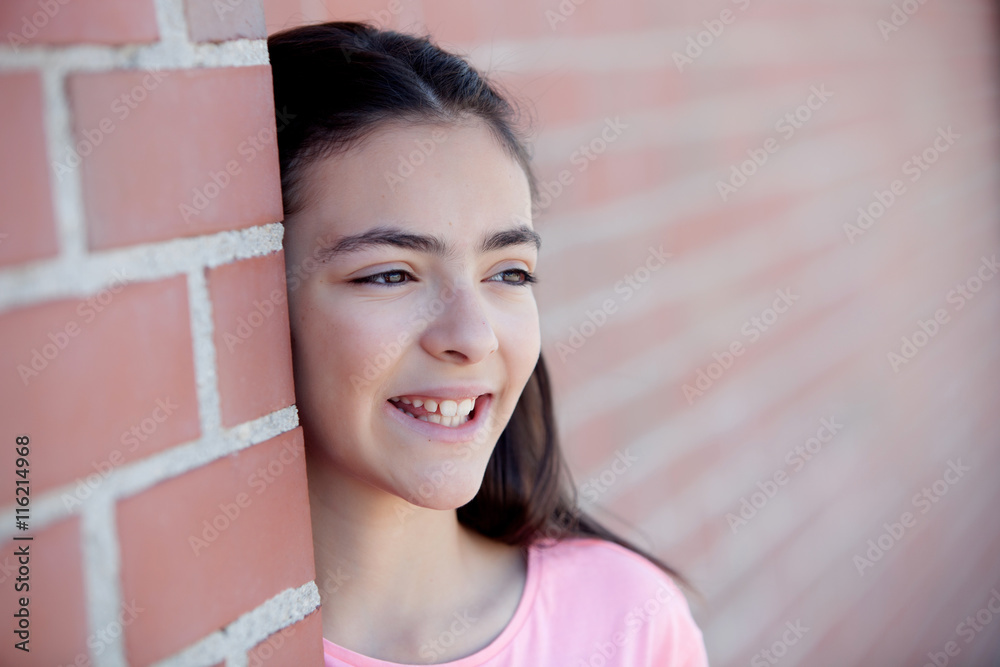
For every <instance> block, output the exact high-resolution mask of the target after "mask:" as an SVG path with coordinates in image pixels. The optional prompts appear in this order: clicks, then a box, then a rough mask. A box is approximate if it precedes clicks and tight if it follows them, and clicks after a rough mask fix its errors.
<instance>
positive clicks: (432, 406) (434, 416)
mask: <svg viewBox="0 0 1000 667" xmlns="http://www.w3.org/2000/svg"><path fill="white" fill-rule="evenodd" d="M483 396H485V394H483ZM478 398H481V396H474V397H471V398H455V399H451V398H448V399H443V400H442V399H437V398H427V397H423V396H393V397H392V398H390V399H389V402H390V403H392V405H393V407H395V408H396V409H397V410H399V411H400V412H402V413H403V414H406V415H409V416H410V417H413V418H414V419H419V420H420V421H425V422H430V423H432V424H440V425H441V426H447V427H451V428H454V427H457V426H461V425H462V424H466V423H468V422H470V421H472V420H473V419H475V417H476V400H477V399H478Z"/></svg>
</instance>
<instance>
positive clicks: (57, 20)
mask: <svg viewBox="0 0 1000 667" xmlns="http://www.w3.org/2000/svg"><path fill="white" fill-rule="evenodd" d="M0 34H3V35H4V39H5V41H6V42H7V43H8V44H9V45H10V46H11V47H13V48H15V49H17V50H20V49H21V48H23V47H29V46H37V45H42V44H73V43H80V42H82V43H97V44H127V43H136V42H137V43H143V42H153V41H156V39H157V37H158V36H159V29H158V28H157V26H156V8H155V6H154V5H153V0H48V1H45V0H5V1H4V3H3V4H2V5H0Z"/></svg>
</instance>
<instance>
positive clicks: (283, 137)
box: [268, 22, 687, 584]
mask: <svg viewBox="0 0 1000 667" xmlns="http://www.w3.org/2000/svg"><path fill="white" fill-rule="evenodd" d="M268 50H269V52H270V58H271V69H272V74H273V79H274V104H275V110H276V112H277V113H278V116H279V117H281V118H282V119H283V121H282V127H281V130H280V132H279V133H278V154H279V158H280V162H281V183H282V193H283V200H284V206H285V215H286V216H288V215H290V214H292V213H293V212H295V211H296V210H297V209H298V208H299V207H300V206H301V201H300V198H301V194H300V193H299V191H298V184H299V182H300V175H301V170H302V168H303V167H304V166H306V165H308V164H310V163H311V162H312V161H313V160H315V159H317V158H321V157H325V156H328V155H332V154H336V153H337V152H340V151H344V150H347V149H349V148H351V147H353V146H356V145H357V144H358V143H359V142H361V141H363V140H364V139H365V138H366V137H367V136H369V135H370V134H371V133H372V132H374V131H375V130H377V129H379V128H380V127H383V126H384V125H386V124H388V123H428V122H431V123H438V122H442V123H447V122H452V123H453V122H461V121H462V120H464V119H468V118H473V119H478V120H480V121H484V122H485V123H486V125H487V126H488V127H489V129H490V131H491V132H492V134H493V136H494V138H495V139H496V140H497V142H498V143H499V145H500V146H502V147H503V149H504V150H505V151H507V153H508V154H509V155H510V156H511V157H512V158H513V159H515V160H516V161H517V162H518V163H519V164H520V165H521V167H522V168H523V169H524V172H525V174H526V175H527V177H528V182H529V184H530V187H531V198H532V201H535V200H536V199H537V187H536V182H535V176H534V173H533V171H532V169H531V165H530V156H529V153H528V150H527V148H526V141H525V139H524V138H523V136H522V135H521V134H520V133H519V129H518V128H519V118H518V114H517V110H516V109H515V108H514V107H513V106H512V105H511V103H510V102H509V101H508V100H507V98H505V97H504V96H503V95H501V94H500V93H499V92H498V88H497V87H496V86H495V84H492V83H491V82H489V81H487V79H486V78H485V77H484V76H483V75H482V74H480V73H479V72H477V71H476V70H475V69H474V68H473V67H472V66H471V65H469V63H468V62H466V61H465V60H464V59H463V58H461V57H459V56H457V55H454V54H451V53H448V52H446V51H443V50H442V49H440V48H439V47H437V46H436V45H434V44H433V43H432V42H431V41H430V39H429V38H426V37H417V36H413V35H406V34H402V33H398V32H392V31H388V30H380V29H378V28H376V27H374V26H371V25H368V24H365V23H350V22H334V23H323V24H317V25H307V26H302V27H298V28H292V29H289V30H285V31H283V32H279V33H277V34H275V35H272V36H271V37H270V38H269V39H268ZM458 519H459V521H460V522H461V523H462V524H464V525H466V526H468V527H469V528H472V529H473V530H476V531H477V532H479V533H481V534H482V535H485V536H487V537H490V538H493V539H496V540H499V541H501V542H504V543H506V544H511V545H518V546H521V547H522V548H523V547H527V546H528V545H531V544H534V543H535V542H538V541H539V540H542V539H544V538H552V539H557V540H558V539H565V538H571V537H595V538H600V539H604V540H608V541H611V542H614V543H616V544H619V545H621V546H624V547H626V548H628V549H631V550H632V551H634V552H636V553H638V554H640V555H642V556H644V557H645V558H647V559H648V560H650V561H651V562H653V563H655V564H656V565H657V566H659V567H660V568H662V569H663V570H664V571H665V572H667V573H668V574H670V575H671V576H673V577H675V578H676V579H678V580H679V581H681V582H682V583H685V584H686V583H687V582H685V581H684V579H683V577H681V576H680V575H679V574H678V573H677V572H675V571H674V570H673V569H672V568H670V567H669V566H667V565H666V564H664V563H663V562H662V561H660V560H659V559H657V558H656V557H655V556H652V555H651V554H649V553H647V552H645V551H643V550H642V549H640V548H638V547H636V546H635V545H633V544H631V543H629V542H628V541H626V540H624V539H622V538H620V537H618V536H617V535H615V534H614V533H612V532H611V531H610V530H608V529H606V528H604V527H603V526H602V525H600V524H599V523H598V522H597V521H595V520H594V519H593V518H591V517H589V516H588V515H586V514H585V513H583V512H582V511H580V509H579V506H578V504H577V497H576V487H575V485H574V484H573V481H572V478H571V476H570V474H569V470H568V468H567V466H566V463H565V460H564V459H563V456H562V451H561V449H560V447H559V440H558V437H557V434H556V423H555V414H554V411H553V406H552V393H551V387H550V385H549V376H548V372H547V371H546V368H545V362H544V360H543V359H542V357H541V355H539V358H538V362H537V364H536V366H535V369H534V372H533V373H532V375H531V377H530V378H529V379H528V382H527V384H526V385H525V388H524V390H523V391H522V393H521V396H520V398H519V399H518V403H517V405H516V407H515V408H514V413H513V414H512V415H511V418H510V421H509V422H508V423H507V426H506V428H505V429H504V431H503V433H502V434H501V435H500V438H499V440H498V441H497V443H496V446H495V448H494V450H493V454H492V456H491V458H490V461H489V463H488V465H487V468H486V473H485V476H484V478H483V483H482V486H481V487H480V489H479V492H478V493H477V495H476V496H475V498H473V499H472V500H471V501H470V502H469V503H468V504H466V505H464V506H462V507H460V508H458Z"/></svg>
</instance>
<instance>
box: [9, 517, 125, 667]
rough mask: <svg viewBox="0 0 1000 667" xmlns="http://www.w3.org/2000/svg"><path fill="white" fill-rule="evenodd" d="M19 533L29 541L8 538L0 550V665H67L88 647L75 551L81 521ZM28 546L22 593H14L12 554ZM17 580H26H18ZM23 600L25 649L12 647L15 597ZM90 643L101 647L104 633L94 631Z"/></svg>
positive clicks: (79, 562)
mask: <svg viewBox="0 0 1000 667" xmlns="http://www.w3.org/2000/svg"><path fill="white" fill-rule="evenodd" d="M20 534H21V535H31V536H33V538H34V539H32V540H31V541H27V540H23V541H22V540H18V541H14V540H9V541H7V542H6V543H5V544H4V545H3V549H0V585H2V586H3V591H4V594H3V595H2V596H0V614H2V617H3V623H2V624H0V632H2V633H3V637H4V640H3V642H2V643H0V663H2V664H4V665H25V666H26V667H34V666H37V667H50V666H51V665H70V664H72V663H73V661H74V660H76V658H77V656H78V655H81V654H82V655H84V656H87V655H89V651H88V648H87V641H88V636H87V611H86V605H85V602H84V589H83V570H82V560H81V549H80V520H79V519H77V518H73V519H68V520H66V521H61V522H59V523H56V524H53V525H51V526H48V527H46V528H45V529H43V530H40V531H35V530H29V531H28V532H26V533H20ZM25 545H27V547H28V563H27V565H28V568H29V569H30V571H29V573H28V581H27V582H26V583H27V584H28V586H29V590H27V591H20V592H19V591H16V590H15V588H14V586H15V585H16V584H18V583H19V582H18V581H17V578H18V577H19V576H21V575H20V574H19V573H18V571H17V570H18V568H19V567H20V565H21V564H20V563H19V562H18V556H16V555H15V552H16V551H17V549H18V548H20V547H23V546H25ZM20 583H21V584H23V583H25V582H23V581H22V582H20ZM22 596H27V598H28V613H29V617H28V621H29V623H30V625H29V628H28V631H29V632H30V633H31V634H30V636H29V643H28V648H29V649H30V651H29V652H28V653H25V652H23V651H20V650H18V649H15V648H14V642H15V641H20V640H19V639H15V635H14V631H15V630H16V629H17V622H16V620H17V619H15V618H14V613H15V612H17V611H18V608H19V605H18V600H19V599H20V597H22ZM91 641H92V643H93V645H94V646H95V652H96V651H97V650H98V649H97V647H98V646H100V647H103V646H105V644H104V643H103V641H105V639H104V635H94V636H92V637H91Z"/></svg>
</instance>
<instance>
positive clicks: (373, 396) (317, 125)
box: [269, 23, 707, 667]
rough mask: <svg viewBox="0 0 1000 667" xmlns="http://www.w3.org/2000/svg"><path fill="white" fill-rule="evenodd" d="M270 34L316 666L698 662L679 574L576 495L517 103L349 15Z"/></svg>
mask: <svg viewBox="0 0 1000 667" xmlns="http://www.w3.org/2000/svg"><path fill="white" fill-rule="evenodd" d="M269 50H270V57H271V65H272V69H273V76H274V96H275V109H276V111H277V113H278V114H279V117H280V118H281V131H280V132H279V139H278V142H279V153H280V161H281V178H282V188H283V196H284V208H285V253H286V256H285V258H286V262H287V265H288V266H289V267H295V271H294V273H295V276H296V277H295V278H294V280H290V281H289V284H288V290H289V315H290V321H291V328H292V346H293V356H294V363H295V386H296V396H297V405H298V408H299V411H300V415H301V419H302V426H303V430H304V433H305V439H306V454H307V470H308V477H309V494H310V501H311V514H312V529H313V542H314V548H315V562H316V568H317V581H318V582H321V583H320V598H321V603H322V624H323V636H324V640H323V644H324V653H325V660H326V663H325V664H326V665H327V666H333V665H338V666H339V665H359V666H370V667H388V666H391V665H400V664H402V665H418V664H440V663H445V664H448V665H451V666H452V667H480V666H482V667H487V666H489V667H515V666H516V667H524V666H536V665H537V666H541V667H560V666H563V665H565V666H567V667H578V666H579V665H587V666H591V665H594V666H596V665H629V666H637V665H648V666H653V665H656V666H657V667H664V666H668V665H677V666H681V665H683V666H698V665H705V664H707V661H706V658H705V649H704V644H703V641H702V636H701V632H700V631H699V629H698V627H697V626H696V625H695V623H694V621H693V620H692V618H691V615H690V612H689V609H688V605H687V603H686V601H685V599H684V596H683V594H682V593H681V592H680V590H679V589H678V588H677V586H676V585H675V584H674V583H673V581H672V579H671V576H670V575H671V574H673V573H672V571H671V570H670V569H669V568H667V567H666V566H665V565H663V564H662V563H659V561H657V560H655V559H654V558H653V557H651V556H649V555H647V554H644V553H642V552H641V551H639V550H638V549H636V548H635V547H633V546H631V545H629V544H627V543H626V542H624V541H623V540H621V539H620V538H618V537H616V536H614V535H613V534H611V533H610V532H608V531H607V530H605V529H604V528H602V527H601V526H599V525H598V524H597V523H595V522H594V521H593V520H591V519H590V518H588V517H586V516H584V515H582V514H581V513H580V512H579V511H578V510H577V509H576V501H575V492H574V491H573V489H572V486H571V484H570V482H569V478H568V474H567V472H566V468H565V466H564V463H563V459H562V455H561V453H560V450H559V446H558V444H557V441H556V434H555V424H554V417H553V410H552V402H551V398H550V390H549V382H548V376H547V374H546V370H545V364H544V363H543V361H542V357H541V355H540V333H539V322H538V310H537V307H536V304H535V300H534V296H533V294H532V287H531V284H532V283H533V282H535V277H534V273H535V269H536V262H537V256H538V248H539V245H540V239H539V236H538V234H537V233H536V232H535V230H534V228H533V225H532V216H531V211H532V202H533V200H534V197H535V194H536V189H535V184H534V177H533V174H532V170H531V167H530V164H529V158H528V153H527V150H526V147H525V144H524V141H523V139H522V138H521V136H520V135H519V133H518V132H517V130H516V127H517V126H516V123H515V117H514V112H513V109H512V107H511V105H510V104H509V103H508V102H507V101H505V99H504V98H503V97H501V96H500V95H499V94H498V93H497V91H496V89H495V88H494V87H493V86H492V85H490V84H489V83H488V82H487V81H486V80H485V79H484V78H483V77H482V76H481V75H480V74H479V73H478V72H476V70H474V69H473V68H472V67H471V66H469V65H468V64H467V63H466V62H465V61H464V60H463V59H461V58H459V57H457V56H455V55H452V54H450V53H446V52H444V51H442V50H441V49H439V48H438V47H436V46H435V45H433V44H432V43H431V42H430V41H429V40H427V39H422V38H417V37H413V36H408V35H403V34H399V33H394V32H389V31H381V30H378V29H375V28H373V27H371V26H368V25H365V24H359V23H328V24H323V25H311V26H305V27H300V28H295V29H291V30H287V31H284V32H282V33H279V34H276V35H274V36H272V37H271V38H270V40H269ZM290 273H291V272H290Z"/></svg>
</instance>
